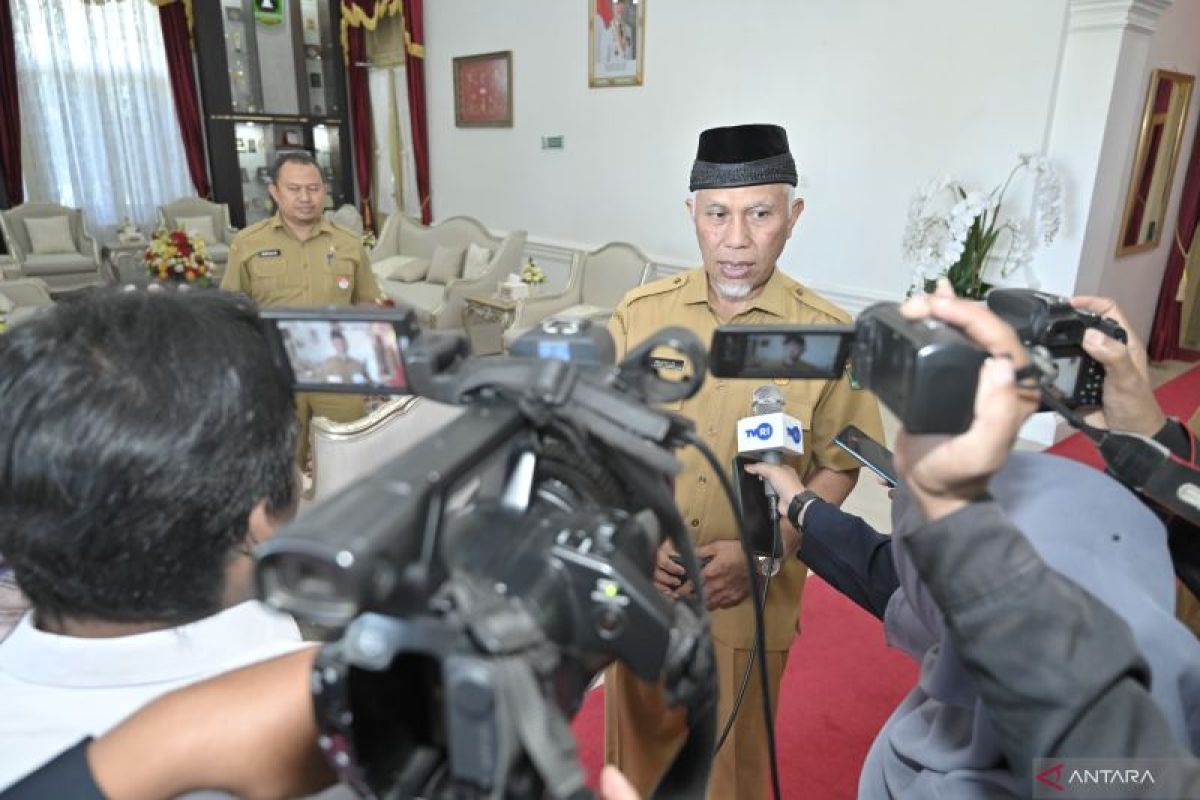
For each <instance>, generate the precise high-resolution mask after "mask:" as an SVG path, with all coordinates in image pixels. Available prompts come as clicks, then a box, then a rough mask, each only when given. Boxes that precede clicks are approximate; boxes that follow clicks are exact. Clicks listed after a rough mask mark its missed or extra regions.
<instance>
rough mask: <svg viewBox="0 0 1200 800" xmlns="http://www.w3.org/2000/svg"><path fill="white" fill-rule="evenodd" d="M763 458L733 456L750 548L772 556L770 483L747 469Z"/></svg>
mask: <svg viewBox="0 0 1200 800" xmlns="http://www.w3.org/2000/svg"><path fill="white" fill-rule="evenodd" d="M759 460H760V459H757V458H755V457H754V456H749V455H738V456H736V457H735V458H734V459H733V488H734V494H735V495H736V497H737V504H738V514H740V515H741V518H742V524H743V525H744V526H745V528H746V533H747V535H749V537H750V549H751V550H753V551H754V552H755V553H761V554H763V555H770V554H771V552H772V550H773V548H772V544H773V542H772V541H771V539H772V534H773V531H772V529H771V506H770V503H769V501H768V500H767V490H766V483H765V482H764V481H763V479H762V478H760V477H758V476H757V475H751V474H750V473H749V472H746V465H747V464H755V463H757V462H758V461H759Z"/></svg>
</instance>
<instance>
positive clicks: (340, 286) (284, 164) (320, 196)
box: [221, 151, 384, 466]
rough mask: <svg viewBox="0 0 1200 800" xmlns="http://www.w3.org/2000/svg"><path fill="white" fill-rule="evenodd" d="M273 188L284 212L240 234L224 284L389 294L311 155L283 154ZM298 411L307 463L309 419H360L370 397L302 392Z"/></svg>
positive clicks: (306, 294)
mask: <svg viewBox="0 0 1200 800" xmlns="http://www.w3.org/2000/svg"><path fill="white" fill-rule="evenodd" d="M267 190H268V191H269V192H270V193H271V197H272V198H273V199H274V200H275V204H276V205H277V206H278V207H279V211H278V212H277V213H276V214H275V216H273V217H271V218H270V219H266V220H263V221H262V222H259V223H257V224H254V225H251V226H250V227H248V228H246V229H245V230H243V231H242V232H241V233H239V234H238V235H237V236H236V237H234V239H233V241H232V242H231V243H230V245H229V263H228V264H227V265H226V267H225V277H224V278H222V279H221V288H222V289H226V290H229V291H235V292H244V293H246V294H247V295H249V296H250V299H251V300H253V301H254V302H256V303H258V305H259V306H262V307H268V306H349V305H357V304H361V303H375V302H377V301H380V300H383V299H384V295H383V293H382V292H381V291H380V289H379V284H378V283H376V282H375V275H374V273H372V272H371V265H370V262H369V260H368V259H367V252H366V250H364V249H363V245H362V240H361V239H360V238H359V237H358V236H357V235H355V234H354V233H352V232H350V231H348V230H346V229H344V228H341V227H338V226H337V225H335V224H333V223H331V222H329V220H327V219H325V215H324V210H325V179H324V177H323V176H322V175H321V170H320V168H319V167H318V166H317V163H316V161H314V160H313V157H312V156H311V155H309V154H308V153H306V152H303V151H289V152H287V153H284V154H283V155H281V156H280V157H279V159H278V160H277V161H276V162H275V164H274V166H273V167H272V169H271V183H270V185H269V186H268V187H267ZM296 413H297V414H298V415H299V417H300V454H299V457H300V464H301V465H302V466H303V465H304V464H305V463H306V462H307V460H308V422H309V419H311V418H312V416H313V415H314V414H317V415H320V416H322V417H328V418H329V419H332V420H334V421H335V422H350V421H352V420H356V419H358V418H359V417H361V416H363V413H364V408H363V398H362V397H360V396H357V395H344V394H313V393H310V392H301V393H299V394H297V395H296Z"/></svg>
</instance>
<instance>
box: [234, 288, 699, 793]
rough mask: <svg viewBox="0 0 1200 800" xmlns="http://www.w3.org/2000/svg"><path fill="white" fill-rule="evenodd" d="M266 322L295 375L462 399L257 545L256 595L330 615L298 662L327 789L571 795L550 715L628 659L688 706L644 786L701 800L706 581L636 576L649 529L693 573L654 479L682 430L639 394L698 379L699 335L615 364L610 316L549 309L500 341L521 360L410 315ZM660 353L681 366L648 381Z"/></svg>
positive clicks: (682, 533) (300, 315) (577, 781)
mask: <svg viewBox="0 0 1200 800" xmlns="http://www.w3.org/2000/svg"><path fill="white" fill-rule="evenodd" d="M261 317H262V319H263V322H264V327H265V329H266V332H267V335H268V338H269V339H270V340H271V342H272V349H273V352H274V354H275V358H276V361H277V363H278V364H279V368H280V369H282V370H284V371H285V372H286V373H287V374H289V375H291V376H292V378H293V379H294V380H298V379H301V376H304V378H306V379H307V380H305V381H304V382H302V383H301V384H298V385H303V386H305V387H308V386H310V385H312V384H313V383H316V384H317V385H318V386H320V385H321V384H322V383H323V382H324V381H327V380H332V382H333V383H334V384H335V385H337V386H338V388H342V386H343V385H344V382H343V381H342V380H341V378H340V377H338V376H342V375H346V374H354V375H362V376H364V377H363V379H362V382H361V383H358V384H356V386H357V389H358V391H368V392H371V393H377V392H381V391H390V392H405V393H413V394H418V395H422V396H423V397H425V398H429V399H432V400H437V401H441V402H447V403H454V404H460V405H464V406H465V407H466V408H465V410H464V412H463V414H462V415H461V416H460V417H459V418H458V419H457V420H456V421H455V423H454V424H453V425H452V426H448V427H446V428H444V429H441V430H439V431H436V432H434V433H432V434H430V435H429V436H428V437H427V438H425V439H424V440H422V441H421V442H420V443H418V444H416V445H414V446H413V448H412V450H411V451H410V452H409V453H407V454H404V455H401V456H400V457H398V458H396V459H394V460H393V461H391V462H390V463H388V464H386V465H385V466H383V467H381V468H380V469H378V470H377V471H376V473H375V475H373V476H372V477H368V478H366V479H364V480H361V481H359V482H357V483H355V484H353V485H352V486H350V487H349V488H347V489H345V490H344V491H342V492H341V493H340V494H338V495H336V496H334V497H332V498H331V499H329V500H328V501H326V502H323V503H321V504H320V505H318V506H317V507H315V508H314V509H312V510H311V511H309V512H308V513H307V514H305V515H304V516H303V517H301V518H299V519H298V520H296V521H295V522H293V523H291V524H289V525H287V526H285V527H284V528H283V529H282V530H281V531H280V533H279V534H278V535H276V536H275V537H273V538H272V539H271V540H270V541H268V542H266V543H265V544H263V545H261V546H260V547H259V548H258V551H257V553H256V555H257V557H258V566H257V579H258V585H259V594H260V596H262V597H263V598H264V599H265V600H266V601H267V602H269V603H271V604H272V605H274V606H275V607H277V608H280V609H282V610H284V611H288V612H290V613H292V614H294V615H295V616H297V617H298V618H299V619H301V620H305V621H308V622H313V623H317V624H321V625H325V626H332V627H336V628H342V627H345V628H346V630H345V634H344V635H343V637H342V639H341V640H340V641H339V642H338V643H336V644H334V645H330V646H328V647H327V648H325V649H324V650H323V652H322V654H321V656H320V658H319V659H318V662H317V667H316V668H315V670H314V674H313V682H314V683H313V687H314V688H313V693H314V694H313V697H314V705H315V707H316V709H317V716H318V721H319V724H320V728H321V731H322V736H321V738H320V741H319V744H320V746H321V747H322V748H323V749H324V751H325V752H326V754H327V756H328V759H329V762H330V764H331V765H332V766H333V767H334V769H335V770H337V772H338V774H339V776H340V777H341V778H342V779H343V781H345V782H347V783H348V784H350V785H351V786H353V787H355V788H356V789H357V790H358V791H360V792H361V793H363V794H369V795H372V796H379V797H389V798H391V797H397V798H398V797H409V796H419V797H431V798H433V797H437V798H441V797H456V798H457V797H489V798H491V797H495V798H500V797H536V796H540V795H541V794H542V793H543V792H545V793H546V794H548V795H550V796H553V797H576V796H581V795H583V794H585V793H586V787H585V784H584V782H583V776H582V774H581V772H580V770H579V767H578V760H577V758H576V756H575V751H574V740H573V738H572V737H571V733H570V730H569V727H568V726H567V721H566V716H565V715H566V714H570V713H573V712H574V711H576V710H577V708H578V706H579V704H580V703H581V701H582V699H583V695H584V692H585V690H586V688H587V686H588V685H589V683H590V681H591V680H592V679H593V678H594V677H595V675H596V674H597V673H598V672H599V671H600V670H601V669H603V668H604V667H605V666H607V665H608V664H610V663H612V662H613V661H614V660H617V659H620V660H622V661H624V662H625V663H626V664H628V666H629V667H630V668H631V669H632V670H633V671H634V672H635V673H636V674H638V675H639V676H641V677H643V678H645V679H648V680H654V679H658V678H662V679H664V684H665V686H666V690H667V693H668V697H669V698H670V699H672V700H673V701H674V702H679V703H681V704H683V705H684V706H685V707H686V708H687V709H688V718H689V736H688V739H687V742H686V744H685V745H684V749H683V750H682V751H681V752H680V754H679V756H677V758H676V761H675V762H674V764H673V765H672V766H671V767H670V768H669V769H668V771H667V773H666V775H665V776H664V778H663V779H662V782H661V783H660V785H659V790H660V791H661V792H663V793H664V794H668V795H670V796H700V795H702V794H703V792H704V786H705V784H706V782H707V774H708V766H709V764H710V762H711V752H712V748H713V743H714V739H715V719H714V712H715V708H714V707H713V698H714V697H715V688H714V683H713V680H714V671H713V664H712V655H711V642H710V640H709V634H708V623H707V617H706V616H705V613H704V606H703V601H702V599H701V595H700V593H698V596H697V597H696V598H693V599H690V600H688V601H686V602H679V603H674V604H672V603H668V602H667V601H666V600H665V599H664V598H663V597H662V596H661V595H660V594H659V593H658V592H657V591H656V590H655V589H654V586H653V584H652V582H651V574H652V571H653V568H654V557H655V552H656V551H657V548H658V545H659V543H660V541H661V540H662V539H663V538H669V539H671V540H672V541H673V542H674V544H675V547H676V549H677V550H679V552H680V553H681V555H682V556H683V559H684V563H685V565H686V567H687V569H688V571H689V574H690V576H691V579H692V580H693V581H696V580H697V579H698V576H699V569H698V566H697V563H696V558H695V554H694V551H693V549H692V546H691V541H690V538H689V537H688V535H687V532H686V529H685V528H684V525H683V521H682V520H681V519H680V517H679V513H678V511H677V510H676V507H675V503H674V498H673V494H672V491H671V488H670V478H671V477H672V476H673V475H674V474H675V473H676V472H677V471H678V469H679V463H678V461H677V460H676V459H675V457H674V455H673V453H672V452H671V451H672V449H673V448H674V447H677V446H679V444H681V443H682V441H683V439H684V437H685V435H686V434H688V433H689V432H690V430H691V429H690V423H687V422H686V421H685V420H683V419H682V418H679V417H675V416H673V415H670V414H669V413H666V412H662V411H659V410H657V409H655V408H652V407H651V405H650V404H652V403H656V402H664V401H669V400H674V399H682V398H685V397H688V396H691V395H692V394H694V393H695V391H696V390H697V389H698V388H699V386H700V382H701V381H702V379H703V374H704V369H705V364H706V360H707V359H706V357H705V353H704V349H703V346H702V344H701V343H700V342H699V341H698V340H697V339H696V338H695V336H693V335H692V334H690V333H688V332H687V331H683V330H679V329H669V330H666V331H662V332H660V333H659V334H658V335H656V336H655V337H652V338H651V339H650V340H648V341H647V342H645V343H643V344H642V345H640V346H639V347H638V348H635V349H634V350H632V351H631V352H630V354H629V356H628V357H627V358H626V359H625V361H624V362H622V363H621V364H617V365H614V364H613V363H612V362H613V352H614V348H613V343H612V340H611V339H610V338H609V336H608V333H607V331H605V330H604V329H602V328H598V327H593V326H590V325H588V324H587V323H569V324H568V323H562V322H556V321H551V322H547V323H545V324H544V325H543V326H542V327H541V328H539V329H537V330H535V331H534V332H533V333H531V334H528V335H527V337H528V338H525V339H523V340H521V341H519V342H518V343H517V344H516V346H514V352H515V353H525V354H528V357H526V358H513V359H471V358H467V350H466V344H465V341H464V340H463V338H462V337H459V336H448V335H437V334H433V335H430V334H424V333H421V332H420V331H419V330H418V329H417V327H416V325H415V323H414V321H413V317H412V315H411V313H410V312H407V311H404V310H388V311H383V310H375V309H307V310H295V309H293V310H289V309H270V310H264V311H263V312H262V313H261ZM335 330H336V331H337V332H338V335H337V336H334V335H333V331H335ZM335 339H336V340H339V341H337V342H335V341H334V340H335ZM658 346H663V347H670V348H673V349H675V350H678V351H681V352H683V353H685V354H686V355H687V356H688V358H689V359H691V360H692V362H693V363H692V365H691V366H692V371H691V375H693V376H695V377H692V378H690V379H688V380H685V381H681V382H673V381H667V380H664V379H662V378H660V377H658V375H657V372H656V371H655V370H654V369H653V368H652V366H651V364H652V360H651V358H650V352H651V350H653V349H654V348H655V347H658ZM346 359H351V360H353V361H355V362H359V363H356V364H355V365H354V366H353V368H352V369H351V370H347V369H346V368H345V363H344V362H345V361H346ZM563 359H568V360H563ZM324 375H332V376H334V377H333V378H332V379H329V378H324V377H321V376H324Z"/></svg>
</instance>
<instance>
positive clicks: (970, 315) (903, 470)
mask: <svg viewBox="0 0 1200 800" xmlns="http://www.w3.org/2000/svg"><path fill="white" fill-rule="evenodd" d="M901 313H902V314H903V315H904V316H905V318H907V319H913V320H918V319H937V320H940V321H942V322H945V323H948V324H950V325H953V326H954V327H955V328H956V329H958V330H959V331H960V332H962V333H963V334H964V335H965V336H966V337H967V338H968V339H970V340H971V341H972V342H974V343H975V344H977V345H979V346H981V347H982V348H983V349H984V350H986V351H987V352H988V353H989V354H990V356H991V357H990V358H988V359H987V360H986V361H985V362H984V363H983V367H982V369H981V370H980V373H979V386H978V388H977V389H976V392H975V405H974V419H973V420H972V422H971V425H970V427H969V428H968V429H967V431H966V432H965V433H962V434H959V435H957V436H947V435H936V434H927V435H919V434H913V433H910V432H909V431H906V430H901V431H900V434H899V436H898V437H897V439H896V467H897V469H898V470H899V471H900V474H901V475H902V476H903V477H904V478H905V479H906V481H907V483H908V486H909V488H910V489H911V490H912V493H913V496H914V498H915V499H916V500H917V503H918V504H919V505H920V506H921V509H922V511H923V512H924V513H925V516H926V517H927V518H929V519H936V518H939V517H943V516H946V515H948V514H952V513H954V512H955V511H957V510H959V509H960V508H962V507H963V506H965V505H966V504H967V503H969V502H971V501H972V500H974V499H976V498H977V497H979V496H980V495H982V494H983V493H984V492H985V491H986V490H987V483H988V479H989V478H990V477H991V476H992V474H993V473H995V472H996V470H998V469H999V468H1000V467H1001V466H1002V465H1003V464H1004V462H1005V460H1006V459H1007V458H1008V452H1009V450H1010V449H1011V448H1012V444H1013V442H1014V441H1015V440H1016V437H1017V432H1018V431H1019V430H1020V428H1021V425H1022V424H1023V423H1024V422H1025V420H1026V419H1027V418H1028V417H1029V415H1030V414H1032V413H1033V412H1034V411H1036V410H1037V403H1038V394H1037V392H1035V391H1031V390H1028V389H1022V388H1021V387H1019V386H1018V384H1017V381H1016V372H1017V370H1018V369H1020V368H1022V367H1024V366H1025V365H1026V364H1027V363H1028V361H1029V357H1028V355H1027V353H1026V352H1025V348H1024V347H1023V346H1022V345H1021V342H1020V340H1019V339H1018V338H1017V335H1016V332H1015V331H1014V330H1013V328H1012V327H1010V326H1009V325H1008V324H1007V323H1005V322H1004V321H1003V320H1001V319H1000V318H999V317H997V316H996V315H995V314H993V313H992V312H991V311H989V310H987V309H986V308H983V307H982V306H979V305H977V304H974V303H971V302H968V301H965V300H960V299H958V298H956V297H954V294H953V291H952V290H951V289H950V288H949V285H948V284H946V283H945V282H942V283H941V284H939V286H938V292H937V294H936V295H933V296H920V297H914V298H912V299H911V300H909V301H908V302H907V303H905V304H904V305H903V306H901Z"/></svg>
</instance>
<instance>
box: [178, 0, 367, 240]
mask: <svg viewBox="0 0 1200 800" xmlns="http://www.w3.org/2000/svg"><path fill="white" fill-rule="evenodd" d="M339 9H340V4H339V3H338V2H337V0H275V2H266V1H264V2H257V3H256V2H254V0H219V2H212V3H195V4H194V5H193V14H194V35H195V40H196V54H197V62H198V65H199V74H200V93H201V98H202V102H203V107H204V111H205V133H206V137H207V144H208V151H209V167H210V170H211V173H212V187H213V199H214V200H216V201H217V202H219V203H228V204H229V214H230V217H231V220H232V222H233V224H234V226H235V227H239V228H240V227H245V226H246V225H250V224H253V223H255V222H258V221H259V220H263V219H266V218H267V217H269V216H270V215H271V214H273V213H274V207H273V203H272V201H271V199H270V195H269V193H268V192H267V185H268V183H269V181H270V178H269V169H270V165H271V164H272V163H273V162H274V160H275V157H276V156H277V155H278V154H279V153H280V152H282V151H285V150H305V151H307V152H309V153H312V154H313V156H314V157H315V158H316V160H317V163H318V164H319V165H320V167H321V173H322V175H323V176H324V178H325V183H326V188H327V190H328V199H327V201H326V203H327V205H328V206H329V207H331V208H332V207H336V206H339V205H342V204H343V203H352V204H353V203H354V202H355V197H354V183H353V180H352V178H351V171H350V170H351V163H350V149H349V148H348V147H343V146H342V145H343V143H346V142H348V141H349V139H348V137H349V122H348V115H347V114H346V111H345V110H346V108H347V99H346V81H345V71H344V69H343V62H342V53H341V46H340V43H339V36H338V29H339V25H340V16H339V14H340V10H339Z"/></svg>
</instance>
